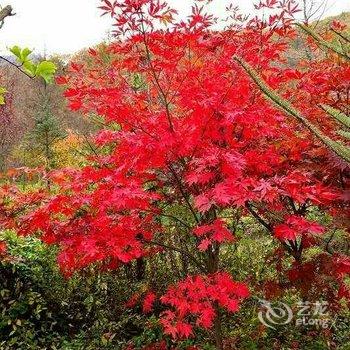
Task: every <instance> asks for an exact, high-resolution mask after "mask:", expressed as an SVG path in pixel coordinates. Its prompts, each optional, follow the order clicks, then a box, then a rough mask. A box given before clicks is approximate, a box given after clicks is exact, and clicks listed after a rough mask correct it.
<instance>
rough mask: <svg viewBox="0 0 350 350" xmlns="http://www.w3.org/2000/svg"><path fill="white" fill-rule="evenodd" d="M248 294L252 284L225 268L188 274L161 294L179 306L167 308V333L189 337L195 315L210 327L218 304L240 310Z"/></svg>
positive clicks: (200, 321)
mask: <svg viewBox="0 0 350 350" xmlns="http://www.w3.org/2000/svg"><path fill="white" fill-rule="evenodd" d="M248 296H249V291H248V288H247V287H246V286H245V285H244V284H243V283H238V282H235V281H233V280H232V278H231V276H230V275H229V274H228V273H225V272H218V273H216V274H214V275H208V276H200V275H199V276H191V277H187V278H186V279H185V280H183V281H181V282H179V283H178V284H177V285H176V286H173V287H170V288H169V290H168V291H167V293H166V294H165V295H164V296H163V297H162V298H161V300H162V302H163V303H166V304H169V305H171V306H172V307H173V308H174V309H175V311H174V312H173V311H170V310H168V311H165V312H164V314H163V316H162V318H161V323H162V324H163V326H164V330H165V333H167V334H170V335H171V336H172V337H174V338H176V337H180V338H188V337H189V336H190V335H191V334H192V325H191V324H190V323H189V321H188V317H189V316H195V318H196V325H197V326H198V327H202V328H210V327H212V325H213V322H214V319H215V317H216V313H217V307H218V306H222V307H223V308H225V309H227V310H228V311H230V312H236V311H238V309H239V302H240V300H241V299H243V298H247V297H248Z"/></svg>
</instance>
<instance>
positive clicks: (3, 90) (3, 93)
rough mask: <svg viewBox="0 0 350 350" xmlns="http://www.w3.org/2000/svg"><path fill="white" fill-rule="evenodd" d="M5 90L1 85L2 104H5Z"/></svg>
mask: <svg viewBox="0 0 350 350" xmlns="http://www.w3.org/2000/svg"><path fill="white" fill-rule="evenodd" d="M6 92H7V90H6V89H5V88H3V87H0V105H4V104H5V96H4V95H5V94H6Z"/></svg>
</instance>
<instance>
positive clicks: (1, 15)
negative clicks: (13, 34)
mask: <svg viewBox="0 0 350 350" xmlns="http://www.w3.org/2000/svg"><path fill="white" fill-rule="evenodd" d="M12 11H13V8H12V6H11V5H7V6H5V7H4V8H3V9H1V10H0V22H2V24H1V26H0V28H1V27H2V25H3V22H4V20H5V18H6V17H9V16H14V15H15V13H13V12H12Z"/></svg>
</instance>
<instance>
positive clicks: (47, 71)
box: [10, 46, 57, 83]
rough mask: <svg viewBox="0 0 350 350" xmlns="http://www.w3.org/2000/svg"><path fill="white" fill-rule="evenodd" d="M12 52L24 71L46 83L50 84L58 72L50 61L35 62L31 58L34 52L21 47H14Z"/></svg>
mask: <svg viewBox="0 0 350 350" xmlns="http://www.w3.org/2000/svg"><path fill="white" fill-rule="evenodd" d="M10 51H11V52H12V53H13V54H14V55H15V56H16V58H17V61H18V62H19V63H20V66H19V67H23V68H24V71H25V72H26V73H27V74H28V75H30V76H32V77H33V78H34V77H41V78H43V79H44V80H45V82H46V83H50V82H51V81H52V79H53V76H54V74H55V72H56V70H57V67H56V65H55V64H54V63H53V62H50V61H41V62H39V63H35V62H33V60H32V59H31V58H30V57H29V56H30V55H31V53H32V51H31V50H30V49H28V48H24V49H21V48H20V47H19V46H14V47H12V48H11V49H10Z"/></svg>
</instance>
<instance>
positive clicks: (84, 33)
mask: <svg viewBox="0 0 350 350" xmlns="http://www.w3.org/2000/svg"><path fill="white" fill-rule="evenodd" d="M168 2H169V3H170V4H171V5H173V7H175V8H177V9H178V10H179V12H180V14H181V15H183V16H184V17H185V16H186V15H187V13H188V10H189V8H190V5H191V3H192V1H190V0H168ZM252 2H253V0H236V1H234V3H235V4H237V5H239V6H240V8H241V9H242V10H244V11H246V12H249V11H250V10H251V8H252ZM99 3H100V1H99V0H0V4H1V5H2V6H5V5H7V4H11V5H12V7H13V8H14V10H15V12H16V16H14V17H9V18H7V19H6V21H5V25H4V26H3V28H2V29H1V30H0V51H1V52H4V51H6V48H7V47H11V46H13V45H15V44H17V45H19V46H22V47H29V48H31V49H35V51H36V52H37V53H44V52H45V50H46V52H48V53H59V54H67V53H74V52H76V51H78V50H80V49H82V48H85V47H89V46H93V45H94V44H97V43H99V42H101V40H102V39H103V38H105V37H106V35H107V32H108V30H109V29H110V28H111V22H110V19H109V18H107V17H102V18H101V17H100V14H101V12H100V10H98V9H97V6H98V4H99ZM226 4H227V1H225V0H218V1H216V2H215V5H214V8H215V11H216V12H217V13H219V14H220V13H221V14H222V13H223V12H224V9H225V5H226ZM327 8H328V9H327V11H326V15H327V16H328V15H336V14H339V13H341V12H343V11H350V1H349V0H328V6H327Z"/></svg>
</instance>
